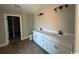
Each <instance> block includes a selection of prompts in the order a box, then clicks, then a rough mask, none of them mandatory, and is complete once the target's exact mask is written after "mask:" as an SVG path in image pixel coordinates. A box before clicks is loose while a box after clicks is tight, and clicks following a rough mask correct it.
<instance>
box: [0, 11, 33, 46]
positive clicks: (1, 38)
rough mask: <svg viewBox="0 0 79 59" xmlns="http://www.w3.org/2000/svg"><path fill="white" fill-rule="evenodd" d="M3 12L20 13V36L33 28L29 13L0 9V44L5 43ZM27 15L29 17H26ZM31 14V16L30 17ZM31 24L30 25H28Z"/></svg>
mask: <svg viewBox="0 0 79 59" xmlns="http://www.w3.org/2000/svg"><path fill="white" fill-rule="evenodd" d="M4 14H13V15H21V18H22V19H21V20H22V38H25V37H26V36H27V35H29V34H31V33H32V29H33V22H32V21H33V15H32V14H29V13H23V12H17V11H8V10H0V45H2V44H5V43H6V38H5V26H4ZM28 15H29V17H28ZM30 16H31V17H30ZM30 24H31V25H30Z"/></svg>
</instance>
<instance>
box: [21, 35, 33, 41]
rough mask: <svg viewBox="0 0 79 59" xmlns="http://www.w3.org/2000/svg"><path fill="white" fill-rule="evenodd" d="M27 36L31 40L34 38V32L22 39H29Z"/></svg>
mask: <svg viewBox="0 0 79 59" xmlns="http://www.w3.org/2000/svg"><path fill="white" fill-rule="evenodd" d="M27 38H30V40H32V34H31V35H28V36H26V37H24V38H22V39H21V40H25V39H27Z"/></svg>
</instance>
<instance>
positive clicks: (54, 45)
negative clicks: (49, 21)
mask: <svg viewBox="0 0 79 59" xmlns="http://www.w3.org/2000/svg"><path fill="white" fill-rule="evenodd" d="M33 41H34V42H35V43H36V44H38V45H39V46H40V47H41V48H43V49H44V50H45V51H46V52H48V53H50V54H71V53H73V50H74V49H73V48H74V46H73V45H74V38H73V37H70V36H64V35H63V36H59V35H57V34H53V33H52V34H51V33H47V32H42V31H38V30H34V31H33Z"/></svg>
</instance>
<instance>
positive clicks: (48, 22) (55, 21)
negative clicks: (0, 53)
mask: <svg viewBox="0 0 79 59" xmlns="http://www.w3.org/2000/svg"><path fill="white" fill-rule="evenodd" d="M59 6H60V5H57V4H56V5H49V6H47V7H45V8H42V9H40V10H39V11H38V12H37V13H36V14H35V25H34V28H35V29H39V28H40V27H42V28H44V29H47V30H53V31H58V30H62V31H63V32H66V33H72V34H73V33H74V29H75V5H68V8H65V7H64V8H63V9H62V10H59V9H57V12H55V11H54V8H56V7H59ZM40 12H42V13H44V15H42V16H38V13H40Z"/></svg>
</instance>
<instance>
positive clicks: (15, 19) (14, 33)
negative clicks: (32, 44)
mask: <svg viewBox="0 0 79 59" xmlns="http://www.w3.org/2000/svg"><path fill="white" fill-rule="evenodd" d="M20 18H21V17H20V16H17V15H6V25H7V36H8V40H9V42H17V41H20V40H21V26H20V25H21V24H20V23H21V20H20Z"/></svg>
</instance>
